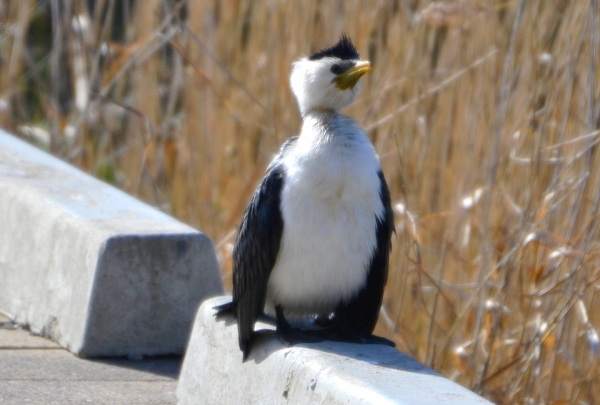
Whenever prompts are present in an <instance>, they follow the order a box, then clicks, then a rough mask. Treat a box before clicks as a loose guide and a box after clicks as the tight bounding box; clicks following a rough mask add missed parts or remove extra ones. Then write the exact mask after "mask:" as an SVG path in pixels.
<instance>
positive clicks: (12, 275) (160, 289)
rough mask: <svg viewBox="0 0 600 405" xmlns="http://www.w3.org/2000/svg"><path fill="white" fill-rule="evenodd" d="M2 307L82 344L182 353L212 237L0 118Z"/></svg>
mask: <svg viewBox="0 0 600 405" xmlns="http://www.w3.org/2000/svg"><path fill="white" fill-rule="evenodd" d="M0 280H1V282H0V312H4V313H5V314H7V315H8V316H9V317H10V318H11V319H13V320H15V321H16V322H18V323H20V324H27V325H29V326H30V328H31V329H32V331H34V332H37V333H40V334H42V335H44V336H46V337H49V338H51V339H52V340H54V341H56V342H58V343H59V344H60V345H61V346H63V347H65V348H67V349H68V350H70V351H71V352H73V353H75V354H77V355H79V356H89V357H97V356H132V357H139V356H143V355H164V354H178V353H182V352H183V350H184V348H185V344H186V342H187V339H188V336H189V332H190V329H191V325H192V321H193V318H194V314H195V312H196V309H197V307H198V305H199V303H200V302H201V301H202V300H203V299H205V298H207V297H209V296H213V295H218V294H220V293H222V285H221V278H220V275H219V271H218V266H217V262H216V258H215V255H214V250H213V246H212V243H211V241H210V240H209V239H208V238H207V237H206V236H205V235H203V234H202V233H200V232H198V231H196V230H194V229H193V228H191V227H189V226H187V225H184V224H182V223H180V222H178V221H176V220H175V219H173V218H171V217H169V216H168V215H165V214H163V213H161V212H159V211H158V210H155V209H154V208H152V207H149V206H148V205H146V204H143V203H141V202H139V201H138V200H136V199H134V198H132V197H130V196H128V195H126V194H125V193H123V192H121V191H119V190H117V189H115V188H113V187H111V186H109V185H106V184H105V183H102V182H101V181H98V180H96V179H94V178H92V177H90V176H88V175H86V174H85V173H83V172H81V171H79V170H77V169H75V168H73V167H72V166H70V165H68V164H66V163H64V162H62V161H60V160H58V159H56V158H54V157H52V156H50V155H48V154H46V153H44V152H42V151H40V150H38V149H36V148H34V147H32V146H30V145H28V144H26V143H24V142H22V141H20V140H19V139H17V138H15V137H13V136H12V135H10V134H7V133H6V132H3V131H1V130H0Z"/></svg>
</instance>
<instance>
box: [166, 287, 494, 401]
mask: <svg viewBox="0 0 600 405" xmlns="http://www.w3.org/2000/svg"><path fill="white" fill-rule="evenodd" d="M228 300H230V298H225V297H218V298H213V299H211V300H208V301H206V302H204V303H203V304H202V306H201V307H200V310H199V311H198V315H197V316H196V321H195V323H194V329H193V331H192V336H191V339H190V343H189V344H188V349H187V353H186V356H185V359H184V362H183V367H182V370H181V373H180V376H179V383H178V386H177V398H178V403H179V404H180V405H181V404H199V403H203V404H328V405H333V404H349V403H350V404H377V405H382V404H403V405H417V404H419V405H451V404H456V405H458V404H461V405H471V404H491V403H490V402H488V401H487V400H485V399H483V398H481V397H479V396H478V395H476V394H474V393H473V392H471V391H469V390H467V389H466V388H463V387H461V386H460V385H458V384H456V383H454V382H452V381H450V380H448V379H446V378H444V377H442V376H441V375H439V374H437V373H436V372H434V371H432V370H430V369H428V368H427V367H425V366H423V365H421V364H420V363H418V362H416V361H415V360H413V359H411V358H410V357H408V356H406V355H405V354H403V353H401V352H399V351H398V350H395V349H393V348H391V347H387V346H378V345H356V344H346V343H334V342H323V343H318V344H305V345H298V346H295V347H292V348H288V347H285V346H283V345H282V344H281V343H280V342H279V341H278V340H277V338H276V337H275V336H274V333H273V332H266V333H265V334H264V335H263V336H262V337H261V339H260V340H259V341H258V342H257V343H255V346H254V348H253V351H252V352H251V353H250V358H249V360H248V361H247V362H245V363H242V353H241V352H240V350H239V348H238V344H237V326H236V324H235V322H234V320H233V319H232V318H227V319H224V320H219V321H216V320H215V317H214V316H213V313H214V310H212V307H213V306H215V305H218V304H220V303H223V302H226V301H228ZM257 329H272V328H271V327H270V326H268V325H264V324H260V323H259V324H258V325H257Z"/></svg>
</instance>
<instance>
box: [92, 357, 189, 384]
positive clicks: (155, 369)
mask: <svg viewBox="0 0 600 405" xmlns="http://www.w3.org/2000/svg"><path fill="white" fill-rule="evenodd" d="M87 360H89V361H92V362H95V363H101V364H106V365H109V366H117V367H124V368H129V369H133V370H137V371H142V372H145V373H151V374H155V375H159V376H162V377H169V378H172V379H174V380H177V379H178V378H179V372H180V371H181V364H182V362H183V357H181V356H158V357H144V358H143V359H141V360H130V359H127V358H117V359H114V358H110V359H109V358H102V359H97V358H96V359H87Z"/></svg>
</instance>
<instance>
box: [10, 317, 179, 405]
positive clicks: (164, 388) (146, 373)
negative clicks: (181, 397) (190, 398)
mask: <svg viewBox="0 0 600 405" xmlns="http://www.w3.org/2000/svg"><path fill="white" fill-rule="evenodd" d="M6 322H7V319H6V318H4V317H3V316H1V315H0V404H7V405H12V404H15V405H21V404H33V405H47V404H60V405H70V404H82V403H90V404H111V405H112V404H114V405H129V404H175V402H176V399H175V389H176V385H177V375H178V374H179V368H180V365H181V360H180V359H178V358H154V359H145V360H142V361H129V360H102V361H90V360H83V359H80V358H78V357H75V356H74V355H72V354H71V353H69V352H67V351H66V350H64V349H62V348H60V347H59V346H57V345H56V344H55V343H53V342H51V341H49V340H47V339H44V338H41V337H38V336H32V335H31V334H30V333H29V332H27V331H24V330H21V329H13V328H12V325H11V324H10V323H8V324H7V323H6ZM6 327H8V328H6Z"/></svg>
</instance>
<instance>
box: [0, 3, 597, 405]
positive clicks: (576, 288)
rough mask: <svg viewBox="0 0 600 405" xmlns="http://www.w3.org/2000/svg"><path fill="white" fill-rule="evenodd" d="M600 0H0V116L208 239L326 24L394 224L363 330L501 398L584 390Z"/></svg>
mask: <svg viewBox="0 0 600 405" xmlns="http://www.w3.org/2000/svg"><path fill="white" fill-rule="evenodd" d="M598 7H599V6H598V4H597V3H596V1H595V0H589V1H588V0H581V1H567V0H553V1H550V0H531V1H523V0H510V1H508V0H507V1H491V0H481V1H476V0H472V1H459V0H457V1H447V2H431V1H418V0H413V1H409V0H407V1H395V2H391V1H377V2H371V1H363V2H360V1H344V2H342V1H332V2H325V1H316V0H311V1H304V2H293V1H278V0H269V1H267V0H265V1H260V2H255V1H252V0H240V1H235V2H234V1H231V2H218V1H206V0H194V1H191V0H190V1H183V0H182V1H174V0H172V1H167V0H164V1H160V0H146V1H134V0H130V1H126V0H123V1H114V0H97V1H95V2H86V1H83V0H71V1H67V0H62V1H59V0H46V1H37V2H35V1H32V0H19V1H16V0H7V1H4V2H2V3H1V4H0V16H1V17H0V18H1V20H2V21H1V22H2V25H1V30H2V31H1V33H0V58H1V59H0V96H1V98H0V124H1V125H2V126H3V127H4V128H6V129H8V130H11V131H13V132H16V133H18V134H20V135H21V136H23V137H25V138H28V139H29V140H30V141H32V142H34V143H37V144H38V145H40V146H41V147H42V148H45V149H48V150H50V151H51V152H52V153H54V154H56V155H58V156H60V157H61V158H63V159H65V160H67V161H70V162H72V163H73V164H76V165H78V166H80V167H82V168H83V169H84V170H86V171H88V172H90V173H93V174H94V175H95V176H98V177H101V178H103V179H105V180H106V181H108V182H111V183H113V184H115V185H117V186H118V187H120V188H122V189H124V190H126V191H128V192H129V193H131V194H134V195H137V196H139V197H140V198H142V199H144V200H146V201H148V202H149V203H151V204H153V205H156V206H158V207H159V208H160V209H162V210H164V211H166V212H170V213H172V214H173V215H175V216H176V217H178V218H180V219H181V220H183V221H185V222H188V223H190V224H192V225H194V226H196V227H198V228H200V229H202V230H203V231H204V232H205V233H207V234H208V235H209V236H210V237H211V238H212V239H213V241H214V242H215V245H216V247H217V251H218V255H219V258H220V261H221V264H222V270H223V279H224V281H225V283H226V285H228V284H229V283H230V279H231V263H230V252H231V244H232V242H233V240H234V237H235V231H236V226H237V224H238V222H239V221H240V218H241V215H242V212H243V209H244V207H245V204H246V202H247V201H248V199H249V197H250V195H251V193H252V191H253V190H254V188H255V186H256V184H257V183H258V181H259V180H260V178H261V177H262V174H263V171H264V168H265V166H266V164H267V163H268V161H269V159H271V157H272V156H273V154H274V153H275V152H276V151H277V149H278V147H279V145H280V144H281V143H282V142H283V141H284V140H285V139H286V138H287V137H289V136H291V135H294V134H295V133H296V132H297V131H298V128H299V125H300V120H299V117H298V113H297V110H296V105H295V101H294V100H293V98H292V95H291V93H290V90H289V87H288V76H289V72H290V65H291V63H292V61H293V60H295V59H296V58H298V57H299V56H300V55H302V54H307V53H309V52H312V51H315V50H317V49H319V48H321V47H324V46H329V45H330V44H332V43H333V42H334V41H336V40H337V38H338V37H339V35H340V34H341V33H342V32H347V33H349V34H350V35H351V37H352V38H353V39H354V41H355V43H356V45H357V47H358V48H359V49H360V50H361V51H362V53H363V56H364V57H366V58H368V59H370V60H371V61H372V62H373V65H374V71H373V72H372V73H371V74H369V75H368V76H366V77H365V78H364V79H363V80H364V86H363V92H362V95H361V96H360V98H359V99H358V100H357V102H356V103H355V104H354V105H353V106H351V107H350V108H348V110H347V113H348V114H350V115H352V116H354V117H356V118H357V119H358V121H359V122H361V123H362V124H363V125H364V127H365V128H367V129H368V132H369V134H370V136H371V138H372V140H373V142H374V144H375V147H376V149H377V150H378V152H379V154H380V156H381V161H382V165H383V168H384V171H385V174H386V176H387V179H388V182H389V185H390V188H391V191H392V195H393V201H394V204H395V205H396V221H397V234H396V236H395V237H394V241H393V244H394V249H393V253H392V257H391V263H392V266H391V270H390V271H391V273H390V276H389V281H388V285H387V289H386V295H385V302H384V307H383V310H382V316H381V320H380V323H379V325H378V330H377V332H378V333H380V334H382V335H385V336H388V337H390V338H392V339H394V340H395V341H396V342H397V344H398V346H399V348H400V349H402V350H403V351H405V352H407V353H409V354H410V355H412V356H413V357H415V358H416V359H418V360H420V361H422V362H424V363H425V364H428V365H430V366H431V367H433V368H434V369H436V370H438V371H440V372H442V373H443V374H445V375H447V376H448V377H450V378H452V379H454V380H456V381H458V382H459V383H461V384H463V385H465V386H467V387H469V388H472V389H474V390H476V391H477V392H480V393H482V394H483V395H484V396H486V397H487V398H490V399H491V400H493V401H495V402H497V403H499V404H516V403H527V404H531V403H536V404H537V403H539V404H571V403H572V404H594V403H600V379H599V373H598V369H597V365H598V357H599V338H598V333H597V329H598V327H599V326H600V311H599V310H598V305H599V302H598V301H599V297H598V296H597V294H596V292H597V291H598V288H600V283H599V281H598V277H599V274H600V257H599V254H600V250H599V243H600V239H599V236H600V235H599V233H600V232H599V229H600V228H599V225H598V219H599V217H598V208H599V200H600V169H599V164H600V161H599V159H600V153H599V148H598V142H599V141H600V132H599V129H600V122H599V118H598V116H599V110H600V83H599V82H600V79H599V72H600V69H599V67H598V64H599V62H600V61H599V59H598V49H599V47H598V45H599V42H600V37H599V35H600V34H599V32H600V27H599V26H598V25H599V21H598V20H599V14H600V12H599V10H598Z"/></svg>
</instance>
